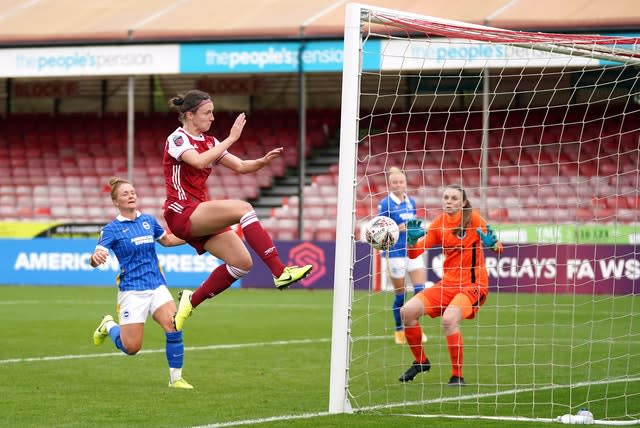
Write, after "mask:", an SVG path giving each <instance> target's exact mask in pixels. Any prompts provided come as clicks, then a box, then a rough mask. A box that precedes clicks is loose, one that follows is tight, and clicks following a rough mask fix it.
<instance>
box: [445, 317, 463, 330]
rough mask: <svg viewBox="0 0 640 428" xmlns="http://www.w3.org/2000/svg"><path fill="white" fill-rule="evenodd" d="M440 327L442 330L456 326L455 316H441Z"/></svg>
mask: <svg viewBox="0 0 640 428" xmlns="http://www.w3.org/2000/svg"><path fill="white" fill-rule="evenodd" d="M441 324H442V329H443V330H444V331H451V330H453V329H454V328H456V327H458V324H459V323H458V320H457V319H456V317H453V316H446V315H445V316H443V317H442V322H441Z"/></svg>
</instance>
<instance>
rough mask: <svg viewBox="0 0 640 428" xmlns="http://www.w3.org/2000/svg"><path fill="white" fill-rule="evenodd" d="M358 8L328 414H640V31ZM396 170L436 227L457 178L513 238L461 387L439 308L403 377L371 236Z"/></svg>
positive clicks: (473, 328) (345, 126) (541, 417)
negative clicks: (424, 367) (418, 365)
mask: <svg viewBox="0 0 640 428" xmlns="http://www.w3.org/2000/svg"><path fill="white" fill-rule="evenodd" d="M346 9H347V10H346V16H345V18H346V19H345V33H344V70H343V82H342V85H343V86H342V111H341V134H340V165H339V185H338V218H337V231H336V259H335V278H334V299H333V325H332V347H331V348H332V349H331V374H330V399H329V412H331V413H343V412H376V413H381V414H393V415H399V416H400V415H401V416H403V417H415V418H431V417H451V418H476V419H495V420H511V421H520V420H522V421H539V422H554V421H557V422H563V423H575V417H574V416H572V418H573V419H572V420H571V421H570V420H569V419H570V418H569V417H568V416H566V415H576V414H577V413H578V412H579V411H580V409H587V410H588V411H590V412H591V413H592V414H593V418H594V419H595V420H593V421H587V422H591V423H597V424H606V425H635V424H640V404H638V403H640V301H638V295H639V294H640V248H638V244H640V193H639V189H640V81H639V79H640V39H636V38H631V37H620V36H599V35H584V34H580V35H578V34H551V33H532V32H520V31H511V30H505V29H499V28H493V27H485V26H480V25H473V24H467V23H463V22H457V21H451V20H445V19H440V18H435V17H429V16H419V15H416V14H411V13H405V12H402V11H394V10H389V9H382V8H377V7H373V6H367V5H362V4H348V5H347V8H346ZM391 167H397V168H399V169H401V170H402V171H404V173H405V175H406V179H407V184H408V190H407V193H408V195H409V196H411V197H413V198H414V199H415V201H416V208H417V212H418V216H419V217H421V218H424V220H425V221H426V223H427V224H428V223H429V221H431V220H433V218H434V217H435V216H437V215H438V214H439V213H440V212H441V206H442V202H441V194H442V190H443V189H444V187H445V186H447V185H449V184H459V185H462V186H463V188H464V189H465V191H466V194H467V196H468V198H469V200H470V201H471V203H472V205H473V208H474V209H475V210H476V211H478V212H479V213H480V214H481V215H482V216H483V217H484V218H485V219H486V220H487V223H488V224H491V225H492V226H493V228H494V229H495V230H496V233H497V235H498V237H499V238H500V239H501V241H502V242H503V243H504V244H505V251H504V253H502V254H500V255H497V254H494V253H491V252H490V251H487V252H486V253H485V256H486V267H487V271H488V274H489V290H490V292H489V296H488V298H487V300H486V303H485V304H484V305H483V306H482V308H481V309H480V310H479V312H478V313H477V316H476V317H475V318H474V319H470V320H463V321H462V324H461V334H462V335H463V337H464V366H463V367H464V373H465V374H464V377H465V380H466V383H467V385H466V386H464V387H453V388H452V387H451V386H449V385H447V380H448V379H449V375H450V374H451V362H450V359H449V352H448V349H447V341H446V340H445V337H444V335H443V333H442V327H441V326H440V319H439V318H434V319H431V318H429V317H428V316H424V317H422V318H421V325H422V329H423V331H424V333H425V334H426V336H428V341H427V342H426V343H425V344H424V348H425V352H426V354H427V356H428V357H429V359H430V361H431V370H430V371H429V372H425V373H420V374H419V375H418V376H417V377H416V378H415V379H414V380H413V381H412V382H399V380H398V376H399V375H401V374H402V373H403V372H404V371H405V370H406V369H407V368H408V367H409V366H410V365H411V363H412V361H413V356H412V353H411V352H410V349H409V347H408V346H407V345H397V344H395V343H394V340H393V333H394V328H395V326H394V321H393V316H392V303H393V299H394V296H393V293H390V292H388V291H385V290H384V289H383V290H380V288H379V287H378V286H377V285H375V284H376V283H379V278H378V277H377V275H379V271H378V270H377V269H378V267H377V266H378V265H379V263H378V262H376V254H375V253H374V251H373V250H372V249H371V248H370V247H368V246H367V245H366V244H365V243H362V242H361V241H360V239H361V237H360V229H361V225H362V224H364V223H365V222H367V221H368V220H370V219H371V218H372V217H374V216H376V215H377V204H378V202H379V201H380V200H381V199H382V198H384V197H385V196H387V195H388V193H389V188H388V186H387V173H388V171H389V169H390V168H391ZM425 260H426V264H425V268H426V269H427V275H428V278H427V281H428V282H438V281H439V280H440V279H441V278H442V260H443V255H442V251H441V249H437V248H434V249H430V250H429V251H428V252H427V254H426V257H425ZM407 286H408V287H407V288H408V290H411V287H410V286H411V284H407ZM412 296H413V293H412V292H411V293H410V292H407V295H406V297H405V298H406V299H407V300H408V299H409V298H411V297H412ZM562 415H565V417H564V419H562V418H561V416H562Z"/></svg>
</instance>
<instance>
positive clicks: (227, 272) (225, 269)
mask: <svg viewBox="0 0 640 428" xmlns="http://www.w3.org/2000/svg"><path fill="white" fill-rule="evenodd" d="M236 271H237V272H236ZM231 272H234V275H232V274H231ZM242 272H243V271H240V270H239V269H236V268H234V267H233V266H227V265H226V264H222V265H220V266H218V267H217V268H215V269H214V270H213V272H211V274H210V275H209V277H208V278H207V279H205V280H204V282H203V283H202V284H201V285H200V287H198V289H197V290H196V291H194V292H193V294H192V295H191V306H193V307H194V308H195V307H196V306H198V305H199V304H200V303H202V302H204V301H205V300H207V299H210V298H212V297H213V296H215V295H216V294H220V293H222V292H223V291H224V290H226V289H227V288H229V286H230V285H231V284H233V283H234V282H235V280H236V279H238V278H240V277H241V276H242ZM244 274H246V272H244Z"/></svg>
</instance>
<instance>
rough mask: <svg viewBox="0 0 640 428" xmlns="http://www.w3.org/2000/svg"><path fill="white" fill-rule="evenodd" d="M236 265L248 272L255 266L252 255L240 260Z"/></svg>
mask: <svg viewBox="0 0 640 428" xmlns="http://www.w3.org/2000/svg"><path fill="white" fill-rule="evenodd" d="M236 267H237V268H238V269H242V270H243V271H244V272H247V273H248V272H249V271H250V270H251V268H253V260H251V256H249V257H245V258H243V259H242V260H240V262H239V263H237V264H236Z"/></svg>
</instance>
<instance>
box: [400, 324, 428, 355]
mask: <svg viewBox="0 0 640 428" xmlns="http://www.w3.org/2000/svg"><path fill="white" fill-rule="evenodd" d="M404 337H406V338H407V343H408V344H409V349H411V353H412V354H413V356H414V357H415V359H416V361H417V362H419V363H424V362H425V361H427V355H426V354H425V353H424V348H423V347H422V328H421V327H420V324H416V325H414V326H411V327H407V326H405V328H404Z"/></svg>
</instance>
